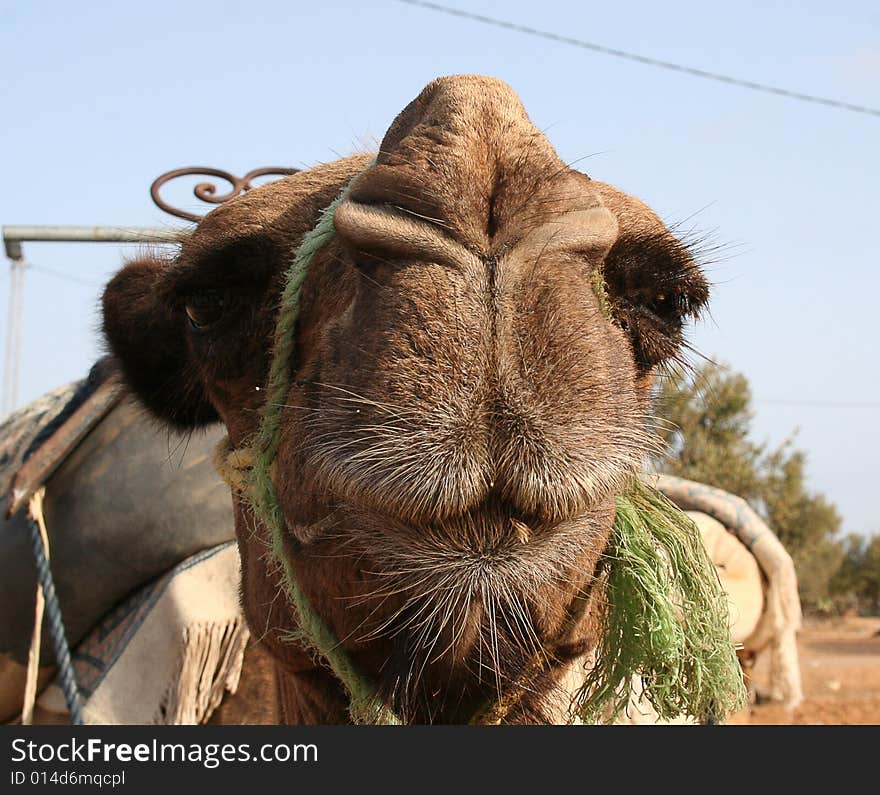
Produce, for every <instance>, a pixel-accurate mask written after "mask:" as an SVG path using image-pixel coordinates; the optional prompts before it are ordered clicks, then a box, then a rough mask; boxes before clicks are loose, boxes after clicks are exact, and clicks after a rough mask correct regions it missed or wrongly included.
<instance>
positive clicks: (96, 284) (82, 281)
mask: <svg viewBox="0 0 880 795" xmlns="http://www.w3.org/2000/svg"><path fill="white" fill-rule="evenodd" d="M27 267H28V268H29V269H30V270H35V271H37V273H42V274H45V275H46V276H51V277H53V278H55V279H63V280H64V281H68V282H74V283H75V284H82V285H84V286H86V287H103V286H104V285H103V283H102V282H93V281H91V280H90V279H83V278H80V277H79V276H72V275H71V274H69V273H63V272H62V271H56V270H54V269H53V268H47V267H46V266H45V265H34V264H33V263H32V262H28V264H27Z"/></svg>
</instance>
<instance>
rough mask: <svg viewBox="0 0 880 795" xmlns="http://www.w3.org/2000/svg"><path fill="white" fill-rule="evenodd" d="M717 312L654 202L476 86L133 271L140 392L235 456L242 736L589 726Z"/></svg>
mask: <svg viewBox="0 0 880 795" xmlns="http://www.w3.org/2000/svg"><path fill="white" fill-rule="evenodd" d="M291 262H293V265H291ZM708 297H709V288H708V285H707V282H706V280H705V277H704V276H703V274H702V272H701V270H700V268H699V266H698V264H697V263H696V262H695V261H694V258H693V256H692V254H691V252H690V251H689V250H688V248H687V246H686V245H685V244H684V243H682V241H680V240H678V239H677V238H676V237H675V236H674V235H673V234H672V232H671V231H670V230H669V229H668V228H667V227H666V226H665V225H664V224H663V223H662V221H661V220H660V219H659V217H658V216H657V215H656V214H655V213H654V212H653V211H652V210H651V209H650V208H649V207H648V206H647V205H645V204H644V203H643V202H641V201H640V200H638V199H636V198H634V197H632V196H629V195H627V194H625V193H623V192H621V191H619V190H617V189H615V188H614V187H612V186H610V185H607V184H604V183H601V182H598V181H596V180H594V179H591V178H590V177H589V176H587V175H586V174H584V173H581V172H579V171H577V170H575V169H573V168H571V167H569V166H568V165H566V164H565V163H564V162H563V161H562V160H561V159H560V158H559V157H558V155H557V154H556V152H555V151H554V149H553V147H552V145H551V144H550V142H549V141H548V139H547V138H546V137H545V135H544V134H543V133H541V132H540V131H539V130H538V129H537V128H536V127H535V126H534V125H533V123H532V122H531V121H530V119H529V117H528V116H527V114H526V112H525V109H524V108H523V106H522V104H521V103H520V101H519V99H518V97H517V96H516V94H515V93H514V92H513V90H512V89H511V88H510V87H509V86H507V85H505V84H504V83H502V82H500V81H498V80H495V79H492V78H487V77H480V76H467V75H465V76H453V77H447V78H440V79H438V80H436V81H434V82H432V83H430V84H429V85H428V86H427V87H426V88H425V89H424V90H423V91H422V92H421V93H420V94H419V96H418V97H417V98H416V99H415V100H413V101H412V102H411V103H410V104H409V105H407V106H406V108H405V109H404V110H403V111H402V112H401V113H400V114H399V115H398V116H397V118H396V119H395V120H394V121H393V123H392V124H391V126H390V128H389V129H388V131H387V133H386V134H385V137H384V139H383V141H382V143H381V146H380V148H379V152H378V154H376V155H371V154H363V155H354V156H351V157H346V158H342V159H340V160H337V161H334V162H331V163H326V164H322V165H319V166H316V167H314V168H312V169H309V170H306V171H303V172H301V173H298V174H295V175H293V176H290V177H287V178H285V179H283V180H279V181H277V182H274V183H271V184H269V185H265V186H262V187H260V188H257V189H254V190H252V191H250V192H249V193H247V194H246V195H244V196H241V197H238V198H236V199H234V200H232V201H230V202H229V203H227V204H225V205H222V206H220V207H218V208H217V209H215V210H214V211H212V212H211V213H210V214H208V215H207V216H206V217H205V218H204V219H203V220H202V221H201V223H199V225H198V227H197V228H196V229H195V231H194V232H193V234H192V235H191V236H190V237H189V238H187V239H186V240H185V241H184V242H183V244H182V247H181V250H180V251H179V253H178V254H177V255H176V256H174V257H171V258H164V257H161V256H158V255H157V256H146V257H142V258H140V259H137V260H134V261H132V262H130V263H128V264H127V265H126V266H125V267H124V268H123V269H122V270H121V271H120V272H119V273H118V274H117V275H116V276H114V277H113V279H112V280H111V281H110V282H109V283H108V285H107V287H106V289H105V292H104V296H103V332H104V335H105V338H106V341H107V344H108V347H109V349H110V351H111V353H112V355H113V357H114V360H115V362H116V363H117V366H118V367H119V368H120V371H121V373H122V378H123V380H124V382H125V384H126V386H127V389H128V390H130V392H131V394H132V395H134V396H135V397H136V398H137V400H138V401H140V403H141V404H142V405H143V406H144V407H145V408H146V409H147V410H148V411H149V412H150V413H151V414H152V415H153V416H154V417H155V418H156V419H157V420H158V421H159V422H161V423H164V424H165V425H167V426H168V427H170V428H173V429H177V430H179V431H183V432H192V431H195V430H196V429H199V428H204V427H206V426H209V425H211V424H213V423H216V422H218V421H219V422H220V423H222V425H223V426H224V427H225V430H226V432H227V434H228V437H227V439H225V440H224V441H223V442H222V443H221V444H220V446H219V447H218V451H217V456H216V461H217V464H218V469H219V471H220V472H221V474H223V475H224V477H225V479H226V480H227V482H228V483H229V485H230V488H231V492H232V498H233V513H234V520H235V536H236V540H237V546H238V553H239V556H240V561H241V608H242V611H243V613H244V616H245V618H246V620H247V624H248V627H249V629H250V632H251V635H252V637H253V638H255V639H256V643H255V645H254V648H253V655H252V659H254V660H258V661H259V662H260V664H259V665H255V666H254V667H253V669H247V670H243V671H242V683H243V684H242V687H240V688H239V692H237V693H236V694H235V696H231V697H229V698H227V700H226V701H225V702H224V704H223V705H222V706H221V708H220V709H219V710H218V713H217V719H218V720H221V721H223V720H226V721H231V722H234V721H236V720H237V716H238V715H240V714H241V712H240V711H239V712H236V710H237V709H238V710H247V714H248V716H249V719H250V721H251V722H260V721H262V720H265V721H276V720H277V721H279V722H284V723H301V724H320V723H348V722H351V721H352V720H362V719H364V716H365V715H366V712H367V709H368V708H369V709H372V710H375V711H376V714H377V715H378V716H379V718H380V719H383V722H389V721H387V720H384V718H387V717H389V716H391V717H393V718H394V720H395V722H404V723H467V722H475V721H476V722H504V723H554V722H567V718H569V717H570V715H569V714H568V713H567V708H568V707H570V703H571V702H570V699H568V700H566V698H565V696H566V694H569V695H570V693H569V689H570V683H571V679H572V676H574V677H575V678H577V677H578V676H580V677H581V679H583V672H584V671H585V670H587V669H589V667H590V665H591V662H592V663H595V661H596V659H597V654H599V650H600V640H601V632H602V620H603V615H604V609H605V591H606V585H607V581H608V576H609V575H608V571H607V569H605V568H603V566H604V565H605V563H606V561H605V559H604V558H603V555H604V553H605V551H606V550H607V548H608V547H609V543H610V539H611V537H612V531H613V528H614V526H615V522H616V521H617V519H616V514H619V509H618V508H617V506H618V505H619V502H618V498H619V495H620V493H621V492H622V491H623V490H624V489H625V488H626V487H627V484H630V483H632V482H634V479H635V478H637V476H638V474H639V472H640V470H641V467H642V464H643V462H644V460H645V458H646V455H647V454H648V453H649V452H651V451H652V450H655V449H656V440H655V436H654V435H653V434H652V433H651V430H650V423H651V420H650V411H649V401H650V394H651V386H652V382H653V377H654V374H655V372H656V370H657V368H659V367H662V366H663V365H664V364H665V363H668V362H671V361H676V360H678V359H679V357H680V356H681V351H682V347H683V343H684V329H685V325H686V323H687V322H688V321H690V320H693V319H694V318H696V317H698V316H699V314H700V312H701V310H702V309H703V308H704V307H705V305H706V303H707V301H708ZM617 518H619V516H618V517H617ZM719 593H720V591H719ZM316 638H317V640H316ZM730 650H731V653H732V645H731V647H730ZM721 651H722V652H724V650H723V649H722V650H721ZM600 656H601V655H600ZM734 661H735V658H734ZM328 662H329V664H328ZM246 667H247V666H246ZM346 677H348V678H346ZM352 682H354V683H355V685H358V684H359V683H360V684H363V683H365V682H366V683H369V687H370V694H369V698H368V699H366V700H364V699H361V700H360V701H358V694H357V693H356V692H355V691H356V689H357V688H356V687H355V685H352V684H351V683H352ZM245 702H246V704H245ZM236 703H239V704H245V705H244V706H241V707H236ZM261 710H262V711H261ZM373 717H376V715H373Z"/></svg>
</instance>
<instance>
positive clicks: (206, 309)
mask: <svg viewBox="0 0 880 795" xmlns="http://www.w3.org/2000/svg"><path fill="white" fill-rule="evenodd" d="M227 304H228V298H227V296H226V294H225V293H224V292H222V291H221V290H215V289H212V288H206V289H204V290H195V291H193V292H192V293H190V294H189V295H188V296H187V299H186V316H187V317H188V318H189V324H190V326H191V327H192V328H193V329H194V330H195V331H205V330H207V329H208V328H210V327H211V326H213V325H215V324H216V323H217V322H218V321H219V320H220V318H222V317H223V314H224V312H225V311H226V308H227Z"/></svg>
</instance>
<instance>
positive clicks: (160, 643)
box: [38, 543, 249, 725]
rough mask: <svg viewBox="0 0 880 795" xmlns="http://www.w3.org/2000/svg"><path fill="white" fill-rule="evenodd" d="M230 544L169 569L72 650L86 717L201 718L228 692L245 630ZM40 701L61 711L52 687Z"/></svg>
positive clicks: (116, 720) (123, 720)
mask: <svg viewBox="0 0 880 795" xmlns="http://www.w3.org/2000/svg"><path fill="white" fill-rule="evenodd" d="M238 591H239V557H238V549H237V547H236V545H235V544H234V543H228V544H223V545H220V546H217V547H213V548H211V549H207V550H205V551H203V552H200V553H198V554H196V555H193V556H192V557H190V558H188V559H186V560H185V561H183V562H182V563H180V564H179V565H178V566H175V567H174V568H173V569H172V570H171V571H169V572H168V573H167V574H166V575H164V576H163V577H161V578H160V579H159V580H157V581H156V582H154V583H152V584H151V585H149V586H147V587H146V588H144V589H142V590H140V591H139V592H138V593H136V594H135V595H134V596H132V597H131V598H129V599H128V600H126V601H125V602H124V603H123V604H121V605H120V606H119V607H117V608H116V609H115V610H113V611H112V612H111V613H110V614H108V615H107V616H105V618H104V619H103V620H102V621H101V623H100V624H99V625H98V626H97V627H96V628H95V629H94V630H93V631H92V632H91V633H90V634H89V635H88V636H87V637H86V639H85V640H84V641H83V642H82V643H80V645H79V646H78V647H77V649H76V652H75V653H74V655H73V662H74V668H75V671H76V678H77V681H78V683H79V687H80V690H81V693H82V697H83V701H84V709H83V713H84V717H85V722H86V723H90V724H101V725H110V724H157V723H159V724H196V723H203V722H204V721H205V720H207V719H208V718H209V717H210V716H211V713H212V712H213V711H214V710H215V709H216V708H217V706H218V705H219V704H220V701H221V700H222V699H223V696H224V694H225V693H226V691H229V692H233V693H234V692H235V690H236V688H237V687H238V679H239V675H240V673H241V666H242V661H243V658H244V649H245V645H246V643H247V640H248V636H249V633H248V630H247V627H246V625H245V622H244V617H243V616H242V614H241V608H240V606H239V602H238ZM38 703H39V705H40V707H42V708H43V709H45V710H49V711H50V712H59V711H63V710H64V706H63V703H64V701H63V697H62V696H61V693H60V690H59V689H58V688H57V687H56V686H54V685H53V686H52V687H50V688H48V689H47V690H46V691H45V692H44V693H43V694H42V695H41V696H40V699H39V702H38Z"/></svg>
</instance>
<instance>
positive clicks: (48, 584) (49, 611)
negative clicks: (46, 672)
mask: <svg viewBox="0 0 880 795" xmlns="http://www.w3.org/2000/svg"><path fill="white" fill-rule="evenodd" d="M41 503H42V490H41V491H39V492H37V494H35V495H34V496H33V497H32V498H31V502H30V507H29V509H28V516H27V527H28V534H29V536H30V540H31V548H32V549H33V553H34V562H35V563H36V566H37V582H38V583H39V584H40V588H41V589H42V591H43V598H44V599H45V602H46V618H47V619H48V621H49V636H50V638H51V639H52V647H53V649H54V651H55V660H56V662H57V663H58V678H59V681H60V684H61V689H62V691H64V700H65V701H66V702H67V710H68V712H70V721H71V723H72V724H73V725H74V726H82V725H83V715H82V701H81V699H80V695H79V688H78V686H77V683H76V677H75V675H74V672H73V662H72V660H71V659H70V646H69V645H68V643H67V634H66V632H65V630H64V621H63V619H62V617H61V605H60V604H59V602H58V595H57V594H56V593H55V581H54V579H53V577H52V569H51V568H50V566H49V559H48V556H47V550H46V545H45V544H44V542H43V534H42V532H41V530H40V522H41V518H42V505H41ZM37 633H39V627H36V628H35V634H37ZM37 637H39V635H38V634H37Z"/></svg>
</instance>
